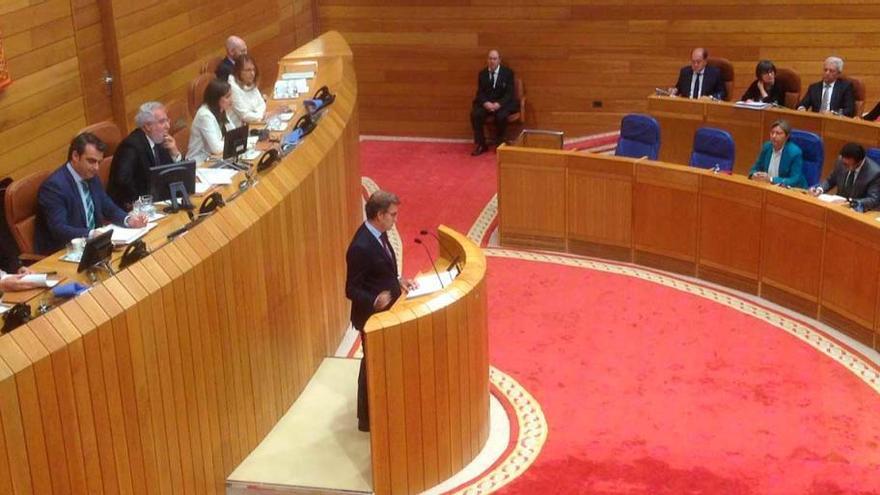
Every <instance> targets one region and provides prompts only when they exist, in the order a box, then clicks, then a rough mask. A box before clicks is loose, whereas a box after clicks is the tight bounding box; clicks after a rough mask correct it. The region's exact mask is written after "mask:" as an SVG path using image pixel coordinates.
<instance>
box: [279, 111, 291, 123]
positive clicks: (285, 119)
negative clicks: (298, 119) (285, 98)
mask: <svg viewBox="0 0 880 495" xmlns="http://www.w3.org/2000/svg"><path fill="white" fill-rule="evenodd" d="M294 113H295V112H284V113H279V114H278V115H276V116H275V117H276V118H277V119H278V120H280V121H281V122H290V119H292V118H293V114H294Z"/></svg>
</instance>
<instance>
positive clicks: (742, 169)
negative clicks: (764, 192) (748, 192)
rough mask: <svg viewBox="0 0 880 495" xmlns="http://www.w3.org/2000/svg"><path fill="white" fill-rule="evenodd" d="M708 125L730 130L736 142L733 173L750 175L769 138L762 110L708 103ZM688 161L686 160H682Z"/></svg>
mask: <svg viewBox="0 0 880 495" xmlns="http://www.w3.org/2000/svg"><path fill="white" fill-rule="evenodd" d="M705 125H706V127H716V128H719V129H724V130H725V131H728V132H730V134H731V135H732V136H733V137H734V142H735V143H736V160H735V162H734V166H733V173H735V174H741V175H748V174H749V169H751V168H752V164H754V163H755V159H756V158H757V157H758V153H759V152H760V151H761V145H762V144H763V142H764V141H766V140H767V138H768V136H769V132H768V134H764V132H763V126H762V119H761V115H760V112H756V111H755V110H750V109H748V108H739V107H735V106H731V105H725V104H722V103H715V102H710V103H707V104H706V123H705ZM681 163H682V164H683V163H686V162H681Z"/></svg>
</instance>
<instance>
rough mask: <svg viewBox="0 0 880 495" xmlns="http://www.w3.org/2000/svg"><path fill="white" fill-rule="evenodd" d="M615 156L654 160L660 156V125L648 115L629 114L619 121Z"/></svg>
mask: <svg viewBox="0 0 880 495" xmlns="http://www.w3.org/2000/svg"><path fill="white" fill-rule="evenodd" d="M614 154H615V156H628V157H630V158H641V157H643V156H647V157H648V158H650V159H651V160H656V159H657V157H658V156H659V155H660V124H658V123H657V120H655V119H654V117H651V116H650V115H645V114H641V113H631V114H629V115H627V116H625V117H623V120H621V121H620V140H619V141H618V142H617V149H616V150H615V151H614Z"/></svg>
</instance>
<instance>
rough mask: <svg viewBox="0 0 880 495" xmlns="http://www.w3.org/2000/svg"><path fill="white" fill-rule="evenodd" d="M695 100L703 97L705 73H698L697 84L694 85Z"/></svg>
mask: <svg viewBox="0 0 880 495" xmlns="http://www.w3.org/2000/svg"><path fill="white" fill-rule="evenodd" d="M691 96H692V97H693V98H699V97H701V96H703V73H702V72H698V73H697V83H696V84H695V85H694V94H693V95H691Z"/></svg>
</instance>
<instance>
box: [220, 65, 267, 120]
mask: <svg viewBox="0 0 880 495" xmlns="http://www.w3.org/2000/svg"><path fill="white" fill-rule="evenodd" d="M229 86H231V87H232V108H231V109H230V110H229V112H227V116H228V117H229V121H230V122H232V123H233V124H234V125H235V127H240V126H242V125H244V124H246V123H247V124H254V123H257V122H260V121H262V120H263V117H264V116H265V114H266V100H264V99H263V95H262V94H261V93H260V88H258V87H257V85H253V86H251V87H250V88H243V87H241V86H239V84H238V81H236V80H235V76H234V75H232V74H230V75H229Z"/></svg>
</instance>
